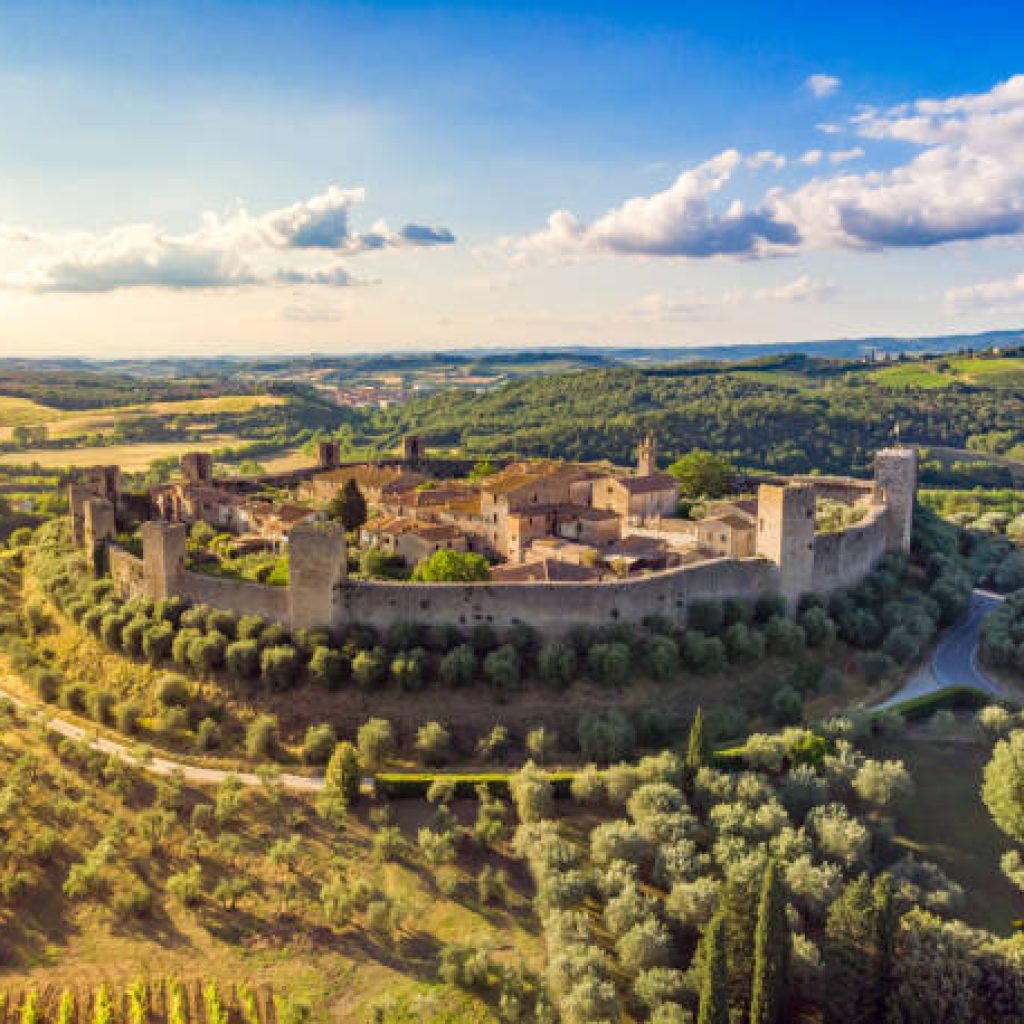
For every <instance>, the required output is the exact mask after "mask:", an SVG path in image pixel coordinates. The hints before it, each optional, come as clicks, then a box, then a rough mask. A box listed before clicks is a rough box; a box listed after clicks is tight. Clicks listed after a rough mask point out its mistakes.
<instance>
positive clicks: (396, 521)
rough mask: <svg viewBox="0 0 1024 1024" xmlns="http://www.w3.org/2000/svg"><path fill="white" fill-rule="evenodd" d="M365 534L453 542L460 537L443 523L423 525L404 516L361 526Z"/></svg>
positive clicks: (452, 527) (384, 517)
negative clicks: (408, 535)
mask: <svg viewBox="0 0 1024 1024" xmlns="http://www.w3.org/2000/svg"><path fill="white" fill-rule="evenodd" d="M363 529H364V530H365V531H366V532H367V533H386V534H389V535H390V536H392V537H400V536H402V535H403V534H407V533H415V534H416V535H417V536H419V537H423V538H424V540H454V539H455V538H456V537H461V536H462V534H461V533H459V531H458V530H457V529H455V527H454V526H448V525H446V524H444V523H424V522H422V521H421V520H419V519H408V518H407V517H405V516H380V517H378V518H377V519H371V520H369V521H368V522H366V523H364V524H363Z"/></svg>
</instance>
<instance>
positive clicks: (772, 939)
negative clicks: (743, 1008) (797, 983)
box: [750, 861, 790, 1024]
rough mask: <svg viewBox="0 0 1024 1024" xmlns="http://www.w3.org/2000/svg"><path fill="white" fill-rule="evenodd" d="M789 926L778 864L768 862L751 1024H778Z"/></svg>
mask: <svg viewBox="0 0 1024 1024" xmlns="http://www.w3.org/2000/svg"><path fill="white" fill-rule="evenodd" d="M789 941H790V940H789V926H788V922H787V920H786V896H785V893H784V891H783V888H782V882H781V881H780V879H779V874H778V871H777V870H776V868H775V862H774V861H769V862H768V866H767V867H766V868H765V872H764V879H763V880H762V882H761V898H760V901H759V903H758V908H757V930H756V932H755V933H754V978H753V981H752V982H751V990H750V1024H777V1022H778V1020H779V1019H780V1016H781V1012H782V1005H783V1002H784V1000H785V996H786V987H787V984H788V981H789V978H788V975H789Z"/></svg>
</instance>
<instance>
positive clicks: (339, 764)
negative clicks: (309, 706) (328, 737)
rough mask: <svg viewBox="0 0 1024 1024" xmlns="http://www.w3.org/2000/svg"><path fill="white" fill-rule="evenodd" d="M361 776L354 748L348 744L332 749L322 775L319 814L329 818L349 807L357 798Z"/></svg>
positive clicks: (357, 755) (357, 756)
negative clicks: (321, 798) (325, 769)
mask: <svg viewBox="0 0 1024 1024" xmlns="http://www.w3.org/2000/svg"><path fill="white" fill-rule="evenodd" d="M362 775H363V773H362V768H361V766H360V764H359V754H358V753H357V752H356V748H355V747H354V746H352V744H351V743H348V742H344V743H339V744H338V745H337V746H336V747H335V748H334V752H333V753H332V754H331V758H330V761H328V763H327V771H326V772H325V773H324V790H323V800H322V802H321V805H320V807H319V810H320V813H321V814H322V815H323V816H324V817H331V815H332V814H336V813H337V812H338V811H339V810H344V809H345V808H347V807H351V806H352V804H353V803H355V801H356V800H357V799H358V798H359V786H360V783H361V782H362ZM325 811H326V812H327V813H325Z"/></svg>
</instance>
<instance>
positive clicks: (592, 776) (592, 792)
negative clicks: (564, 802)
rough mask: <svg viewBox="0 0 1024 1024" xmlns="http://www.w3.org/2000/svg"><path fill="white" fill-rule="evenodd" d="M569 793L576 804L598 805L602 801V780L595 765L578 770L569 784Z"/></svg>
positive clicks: (603, 790) (603, 789)
mask: <svg viewBox="0 0 1024 1024" xmlns="http://www.w3.org/2000/svg"><path fill="white" fill-rule="evenodd" d="M569 792H570V793H571V794H572V798H573V800H575V801H576V803H578V804H584V805H592V804H598V803H600V802H601V801H602V800H603V799H604V795H605V786H604V778H603V777H602V775H601V772H600V770H599V769H598V767H597V765H595V764H588V765H587V766H586V767H585V768H582V769H580V771H578V772H577V773H576V774H575V775H574V776H573V779H572V782H571V783H570V784H569Z"/></svg>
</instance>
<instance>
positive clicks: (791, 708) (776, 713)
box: [772, 683, 804, 725]
mask: <svg viewBox="0 0 1024 1024" xmlns="http://www.w3.org/2000/svg"><path fill="white" fill-rule="evenodd" d="M803 714H804V699H803V697H802V696H801V695H800V694H799V693H798V692H797V691H796V690H794V689H793V687H792V686H790V685H789V684H788V683H787V684H786V685H784V686H780V687H779V688H778V689H777V690H776V691H775V693H774V694H773V695H772V719H773V720H774V721H775V723H776V724H777V725H794V724H795V723H797V722H799V721H800V720H801V719H802V718H803Z"/></svg>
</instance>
